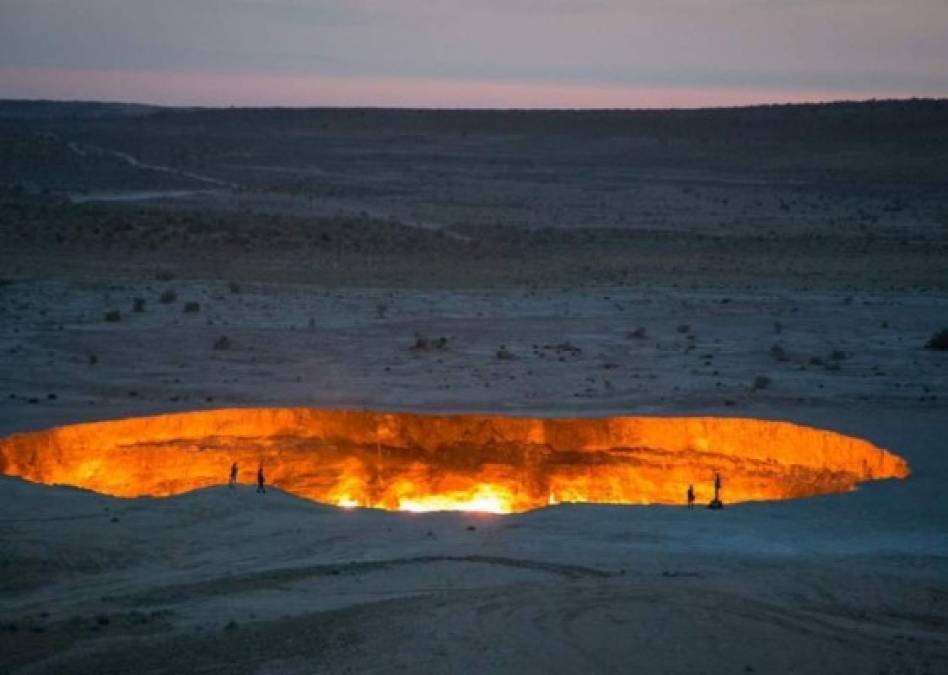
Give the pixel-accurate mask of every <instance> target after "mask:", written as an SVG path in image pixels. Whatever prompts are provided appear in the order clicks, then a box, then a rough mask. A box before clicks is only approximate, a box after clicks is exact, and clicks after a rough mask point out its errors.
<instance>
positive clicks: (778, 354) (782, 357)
mask: <svg viewBox="0 0 948 675" xmlns="http://www.w3.org/2000/svg"><path fill="white" fill-rule="evenodd" d="M770 356H771V357H773V359H774V360H775V361H789V360H790V355H789V354H787V350H786V349H784V348H783V347H782V346H780V345H779V344H775V345H773V346H772V347H771V348H770Z"/></svg>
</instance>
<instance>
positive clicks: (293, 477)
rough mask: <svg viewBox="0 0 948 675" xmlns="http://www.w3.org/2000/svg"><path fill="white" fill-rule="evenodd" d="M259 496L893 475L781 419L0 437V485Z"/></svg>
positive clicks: (793, 491)
mask: <svg viewBox="0 0 948 675" xmlns="http://www.w3.org/2000/svg"><path fill="white" fill-rule="evenodd" d="M232 462H237V463H238V465H239V467H240V475H239V480H240V482H247V483H249V482H252V481H253V480H254V478H255V476H256V469H257V467H258V466H261V465H262V466H263V468H264V471H265V473H266V476H267V481H268V483H271V484H274V485H276V486H278V487H280V488H282V489H284V490H287V491H288V492H292V493H294V494H297V495H299V496H301V497H306V498H308V499H313V500H316V501H320V502H326V503H329V504H336V505H339V506H347V507H348V506H369V507H378V508H383V509H391V510H395V509H400V510H408V511H431V510H473V511H494V512H513V511H525V510H529V509H533V508H537V507H541V506H546V505H548V504H555V503H558V502H599V503H614V504H681V503H683V502H684V499H685V493H686V490H687V489H688V486H689V485H694V488H695V492H696V497H697V502H698V503H699V504H702V503H707V502H708V501H709V500H710V499H711V498H712V496H713V487H712V481H713V477H714V474H715V473H720V475H721V477H722V481H723V490H722V497H723V499H724V501H725V502H740V501H753V500H776V499H793V498H797V497H808V496H812V495H820V494H828V493H835V492H846V491H849V490H853V489H854V488H855V486H856V485H857V484H858V483H860V482H863V481H869V480H877V479H883V478H905V477H906V476H908V475H909V467H908V464H907V463H906V462H905V460H903V459H902V458H901V457H898V456H897V455H894V454H892V453H890V452H887V451H886V450H883V449H881V448H878V447H876V446H874V445H872V444H871V443H868V442H866V441H863V440H860V439H858V438H851V437H848V436H843V435H841V434H837V433H833V432H830V431H822V430H819V429H813V428H809V427H804V426H798V425H794V424H789V423H786V422H769V421H763V420H753V419H734V418H713V417H683V418H660V417H610V418H595V419H546V418H521V417H502V416H488V415H417V414H409V413H374V412H359V411H341V410H340V411H336V410H314V409H306V408H282V409H281V408H273V409H268V408H262V409H236V410H214V411H207V412H192V413H184V414H176V415H161V416H157V417H143V418H135V419H126V420H118V421H113V422H96V423H92V424H78V425H73V426H66V427H60V428H56V429H51V430H49V431H42V432H37V433H27V434H17V435H14V436H10V437H7V438H4V439H0V473H3V474H6V475H10V476H21V477H23V478H25V479H27V480H30V481H34V482H38V483H44V484H50V485H51V484H62V485H73V486H78V487H82V488H87V489H90V490H95V491H96V492H102V493H105V494H109V495H115V496H120V497H137V496H143V495H152V496H167V495H174V494H179V493H182V492H186V491H188V490H193V489H196V488H202V487H207V486H210V485H218V484H221V483H226V482H227V478H228V473H229V469H230V466H231V463H232Z"/></svg>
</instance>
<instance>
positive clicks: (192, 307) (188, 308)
mask: <svg viewBox="0 0 948 675" xmlns="http://www.w3.org/2000/svg"><path fill="white" fill-rule="evenodd" d="M184 311H185V312H187V313H188V314H193V313H194V312H200V311H201V304H200V303H198V302H187V303H185V305H184Z"/></svg>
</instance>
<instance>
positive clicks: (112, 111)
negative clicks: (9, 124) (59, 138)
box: [0, 99, 163, 119]
mask: <svg viewBox="0 0 948 675" xmlns="http://www.w3.org/2000/svg"><path fill="white" fill-rule="evenodd" d="M162 109H163V108H161V107H160V106H153V105H142V104H139V103H110V102H104V101H44V100H16V99H11V100H2V99H0V118H2V119H62V118H73V119H101V118H108V117H142V116H144V115H150V114H153V113H155V112H158V111H159V110H162Z"/></svg>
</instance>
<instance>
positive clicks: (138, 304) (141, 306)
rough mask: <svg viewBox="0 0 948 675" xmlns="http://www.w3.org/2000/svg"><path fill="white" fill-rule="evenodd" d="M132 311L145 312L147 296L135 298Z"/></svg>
mask: <svg viewBox="0 0 948 675" xmlns="http://www.w3.org/2000/svg"><path fill="white" fill-rule="evenodd" d="M132 311H133V312H144V311H145V298H135V299H134V300H133V301H132Z"/></svg>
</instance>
